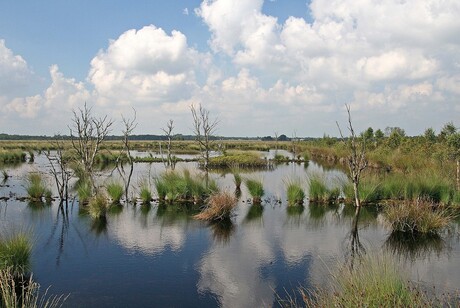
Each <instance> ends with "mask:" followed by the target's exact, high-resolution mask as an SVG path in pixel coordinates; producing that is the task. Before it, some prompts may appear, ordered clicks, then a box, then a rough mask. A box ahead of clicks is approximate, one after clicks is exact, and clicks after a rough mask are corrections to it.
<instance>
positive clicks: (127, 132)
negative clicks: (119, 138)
mask: <svg viewBox="0 0 460 308" xmlns="http://www.w3.org/2000/svg"><path fill="white" fill-rule="evenodd" d="M133 111H134V117H133V119H132V120H131V119H126V118H125V117H124V116H123V115H122V116H121V118H122V121H123V125H124V128H123V131H122V133H123V150H122V151H121V152H120V155H119V156H118V158H117V170H118V173H119V174H120V177H121V178H122V180H123V185H124V188H125V198H126V202H128V200H129V186H130V184H131V177H132V176H133V171H134V161H133V157H132V156H131V144H130V141H129V137H130V136H131V134H132V132H133V130H134V129H135V128H136V126H137V123H136V110H135V109H134V108H133ZM124 158H126V159H127V161H128V164H129V170H128V171H126V170H125V168H124V166H123V159H124Z"/></svg>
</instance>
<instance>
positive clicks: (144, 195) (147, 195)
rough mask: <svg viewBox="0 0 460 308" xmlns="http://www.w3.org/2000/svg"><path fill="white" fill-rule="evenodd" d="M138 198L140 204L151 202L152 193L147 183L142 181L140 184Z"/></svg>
mask: <svg viewBox="0 0 460 308" xmlns="http://www.w3.org/2000/svg"><path fill="white" fill-rule="evenodd" d="M139 197H140V199H141V202H142V204H150V201H152V191H151V189H150V185H149V184H148V183H147V181H144V182H143V183H142V184H141V188H140V192H139Z"/></svg>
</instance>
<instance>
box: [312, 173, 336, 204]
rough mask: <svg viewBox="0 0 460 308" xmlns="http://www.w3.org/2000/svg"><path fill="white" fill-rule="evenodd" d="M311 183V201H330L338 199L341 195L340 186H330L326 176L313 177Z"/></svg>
mask: <svg viewBox="0 0 460 308" xmlns="http://www.w3.org/2000/svg"><path fill="white" fill-rule="evenodd" d="M308 183H309V199H310V201H311V202H316V203H328V202H333V201H335V200H337V199H338V198H339V196H340V188H338V187H337V188H332V189H331V188H328V187H327V185H326V183H325V180H324V178H322V177H319V176H314V177H311V178H310V179H309V180H308Z"/></svg>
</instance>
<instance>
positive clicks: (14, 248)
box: [0, 231, 32, 276]
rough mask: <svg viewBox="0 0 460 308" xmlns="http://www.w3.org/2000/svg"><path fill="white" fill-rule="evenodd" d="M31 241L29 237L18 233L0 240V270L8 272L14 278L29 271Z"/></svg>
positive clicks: (26, 234)
mask: <svg viewBox="0 0 460 308" xmlns="http://www.w3.org/2000/svg"><path fill="white" fill-rule="evenodd" d="M31 252H32V241H31V239H30V235H29V234H28V233H26V232H24V231H20V232H17V233H14V234H11V235H3V236H2V237H1V238H0V270H2V271H4V270H8V271H9V272H11V273H12V274H13V275H14V276H18V275H22V274H25V273H28V272H29V271H30V255H31Z"/></svg>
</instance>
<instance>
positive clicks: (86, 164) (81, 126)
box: [69, 103, 113, 186]
mask: <svg viewBox="0 0 460 308" xmlns="http://www.w3.org/2000/svg"><path fill="white" fill-rule="evenodd" d="M112 124H113V121H112V120H111V119H108V118H107V116H104V117H102V118H95V117H94V116H93V115H92V114H91V108H88V106H87V105H86V103H85V105H84V107H83V109H81V108H78V111H75V110H73V118H72V125H71V126H69V130H70V138H71V142H72V147H73V149H74V150H75V152H76V155H77V158H78V159H79V161H80V163H81V164H82V166H83V168H84V170H85V173H86V175H88V176H89V177H90V179H91V181H92V183H93V186H94V181H93V180H94V179H93V166H94V161H95V158H96V155H97V154H98V152H99V149H100V145H101V143H102V142H103V141H104V139H105V138H106V137H107V134H108V133H109V132H110V127H111V126H112Z"/></svg>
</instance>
